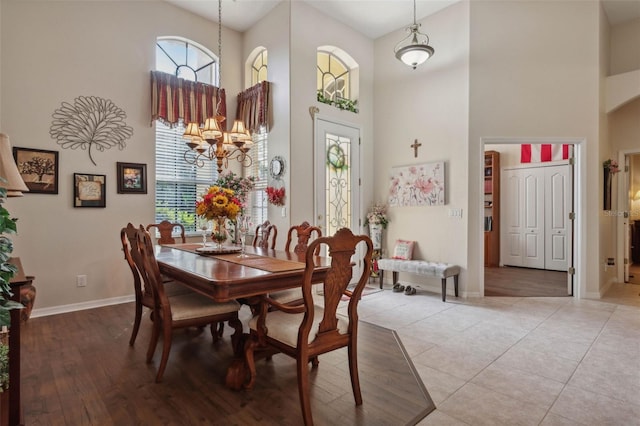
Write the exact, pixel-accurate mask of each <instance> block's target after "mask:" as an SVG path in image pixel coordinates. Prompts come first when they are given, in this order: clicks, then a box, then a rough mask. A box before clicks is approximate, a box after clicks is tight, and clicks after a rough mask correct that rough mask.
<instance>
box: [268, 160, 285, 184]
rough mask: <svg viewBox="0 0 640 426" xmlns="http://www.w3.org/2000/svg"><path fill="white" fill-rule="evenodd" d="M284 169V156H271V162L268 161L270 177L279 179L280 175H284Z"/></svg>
mask: <svg viewBox="0 0 640 426" xmlns="http://www.w3.org/2000/svg"><path fill="white" fill-rule="evenodd" d="M284 170H285V161H284V158H282V157H280V156H279V155H276V156H275V157H273V158H272V159H271V162H270V163H269V174H270V175H271V178H272V179H276V180H278V179H280V178H281V177H282V176H284Z"/></svg>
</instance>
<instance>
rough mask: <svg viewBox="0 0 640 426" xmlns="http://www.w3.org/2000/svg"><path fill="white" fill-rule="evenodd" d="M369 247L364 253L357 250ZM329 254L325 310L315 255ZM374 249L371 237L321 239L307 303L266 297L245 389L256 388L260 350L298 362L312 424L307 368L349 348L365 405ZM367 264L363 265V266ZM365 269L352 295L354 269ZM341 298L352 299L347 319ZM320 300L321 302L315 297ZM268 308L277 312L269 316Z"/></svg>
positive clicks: (308, 258) (311, 250) (255, 322)
mask: <svg viewBox="0 0 640 426" xmlns="http://www.w3.org/2000/svg"><path fill="white" fill-rule="evenodd" d="M358 246H364V247H363V249H362V250H356V248H357V247H358ZM318 247H326V248H327V256H328V257H329V258H330V259H331V269H329V271H328V272H327V275H326V278H325V279H324V282H323V283H322V284H321V285H322V286H323V290H324V291H323V292H322V296H321V297H322V300H321V302H323V303H322V306H323V307H320V306H316V305H315V304H314V295H313V292H312V285H313V283H312V276H313V272H314V268H315V263H314V262H315V260H316V259H317V256H316V254H315V253H316V249H317V248H318ZM372 253H373V244H372V242H371V239H370V238H369V237H368V236H366V235H354V234H353V233H352V232H351V231H350V230H349V229H347V228H342V229H340V230H338V232H336V234H335V235H334V236H332V237H320V238H318V239H316V240H314V241H313V242H311V244H309V246H308V247H307V250H306V252H305V271H304V276H303V281H302V295H303V299H304V303H303V304H302V305H298V306H290V305H285V304H282V303H278V302H277V301H275V300H273V299H271V298H269V297H268V296H262V297H261V299H262V302H261V303H260V306H259V307H258V312H259V314H258V315H257V316H254V317H253V318H252V319H251V320H250V321H249V328H250V333H251V337H250V338H249V340H248V341H247V343H246V345H245V362H246V366H247V368H248V369H249V381H248V382H247V384H246V385H245V388H247V389H251V388H252V387H253V385H254V384H255V378H256V368H255V359H254V351H255V350H256V349H258V348H265V349H272V350H276V351H277V352H282V353H284V354H287V355H289V356H291V357H293V358H295V359H296V369H297V377H298V393H299V396H300V406H301V408H302V416H303V419H304V424H305V425H307V426H309V425H312V424H313V418H312V415H311V402H310V396H309V385H310V384H309V371H308V364H309V362H311V363H312V366H313V368H316V367H317V365H318V363H317V358H318V355H321V354H324V353H327V352H330V351H333V350H335V349H338V348H342V347H345V346H346V347H347V348H348V357H349V373H350V377H351V386H352V389H353V396H354V399H355V403H356V405H361V404H362V394H361V392H360V380H359V377H358V352H357V342H358V309H357V308H358V302H359V300H360V297H361V295H362V290H363V289H364V287H365V285H366V283H367V281H368V279H369V271H370V270H371V269H370V268H371V256H372ZM360 262H362V263H360ZM358 264H360V265H361V267H360V269H359V271H360V272H359V273H358V276H357V284H356V285H355V287H354V289H353V290H352V291H349V290H347V286H348V285H349V284H350V282H351V281H352V277H353V269H352V268H353V267H354V265H358ZM342 296H347V297H348V299H349V300H348V310H347V312H348V314H347V316H342V315H338V314H337V312H336V311H337V309H338V305H339V303H340V300H341V298H342ZM316 297H317V296H316ZM269 306H270V307H272V308H275V310H270V309H269Z"/></svg>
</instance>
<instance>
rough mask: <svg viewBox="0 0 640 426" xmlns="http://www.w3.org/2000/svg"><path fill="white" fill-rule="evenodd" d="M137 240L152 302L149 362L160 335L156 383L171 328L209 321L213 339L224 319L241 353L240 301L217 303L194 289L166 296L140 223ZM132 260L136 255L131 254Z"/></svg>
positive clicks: (166, 358)
mask: <svg viewBox="0 0 640 426" xmlns="http://www.w3.org/2000/svg"><path fill="white" fill-rule="evenodd" d="M137 239H138V249H139V256H140V260H141V263H142V265H143V266H142V271H143V272H142V274H141V275H142V278H143V280H144V281H145V285H146V286H147V287H148V288H151V289H152V293H153V302H154V309H153V332H152V334H151V340H150V342H149V348H148V349H147V362H151V360H152V359H153V354H154V352H155V349H156V346H157V344H158V339H159V337H160V335H161V334H162V338H163V344H162V357H161V359H160V365H159V366H158V372H157V374H156V382H157V383H159V382H160V381H161V380H162V375H163V374H164V370H165V368H166V366H167V361H168V359H169V352H170V351H171V341H172V337H173V331H174V330H176V329H179V328H185V327H202V326H206V325H208V324H210V325H211V335H212V337H213V340H214V342H215V341H217V340H218V338H219V336H218V333H217V327H216V325H217V324H218V323H219V322H224V321H227V322H228V323H229V325H230V326H231V327H233V328H234V329H235V333H234V334H233V335H232V336H231V342H232V345H233V349H234V353H235V354H236V356H241V347H240V342H241V338H242V323H241V322H240V320H239V319H238V311H239V310H240V304H239V303H238V302H236V301H235V300H234V301H230V302H226V303H217V302H214V301H213V300H212V299H210V298H208V297H206V296H203V295H201V294H199V293H196V292H195V291H192V292H189V293H187V294H183V295H179V296H173V297H168V295H167V293H166V292H165V289H164V285H163V283H162V277H161V275H160V268H159V267H158V263H157V261H156V258H155V254H154V248H153V243H152V242H151V236H150V235H149V233H148V232H147V231H146V230H145V229H144V227H143V226H142V225H140V228H139V229H138V232H137ZM135 259H136V257H134V260H135ZM136 265H138V262H136Z"/></svg>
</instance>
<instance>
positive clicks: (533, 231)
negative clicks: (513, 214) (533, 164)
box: [521, 168, 544, 269]
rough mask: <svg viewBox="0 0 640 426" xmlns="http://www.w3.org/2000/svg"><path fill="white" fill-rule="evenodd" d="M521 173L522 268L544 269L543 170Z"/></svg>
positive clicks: (525, 170) (528, 170)
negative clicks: (522, 215) (522, 203)
mask: <svg viewBox="0 0 640 426" xmlns="http://www.w3.org/2000/svg"><path fill="white" fill-rule="evenodd" d="M521 171H522V172H523V176H522V183H523V185H524V187H523V189H522V191H523V197H522V199H523V202H524V205H523V206H522V213H523V214H524V218H523V228H524V229H523V240H524V241H523V242H524V247H523V258H522V266H525V267H527V268H538V269H544V170H543V169H539V168H538V169H521Z"/></svg>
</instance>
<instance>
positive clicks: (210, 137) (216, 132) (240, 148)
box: [182, 0, 253, 173]
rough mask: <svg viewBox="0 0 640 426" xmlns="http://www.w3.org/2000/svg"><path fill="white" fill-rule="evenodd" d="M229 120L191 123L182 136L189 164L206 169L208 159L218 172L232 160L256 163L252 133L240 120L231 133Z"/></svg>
mask: <svg viewBox="0 0 640 426" xmlns="http://www.w3.org/2000/svg"><path fill="white" fill-rule="evenodd" d="M221 61H222V0H218V87H222V67H221ZM220 101H221V96H220V94H218V105H217V106H216V111H219V110H220ZM224 121H225V117H224V116H221V115H218V116H216V117H211V118H207V120H206V121H205V123H204V127H202V128H200V126H199V125H198V123H189V124H188V125H187V127H186V129H185V131H184V134H183V135H182V136H183V137H184V138H185V139H187V140H188V142H187V146H188V147H189V149H188V150H187V151H186V152H185V153H184V159H185V161H186V162H187V163H189V164H194V165H196V166H197V167H203V166H204V164H205V160H207V161H213V160H215V161H216V165H217V166H218V173H221V172H222V168H223V166H224V167H228V165H229V160H233V159H235V160H237V161H238V162H239V163H240V164H242V165H243V166H244V167H249V166H250V165H251V163H252V159H251V156H249V155H248V154H247V153H248V152H249V150H250V149H251V146H252V145H253V141H252V139H251V133H249V130H248V129H247V128H246V127H245V125H244V122H243V121H242V120H238V119H236V120H235V121H234V122H233V126H232V128H231V130H229V131H226V130H224V129H225V126H224V124H223V122H224Z"/></svg>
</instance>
